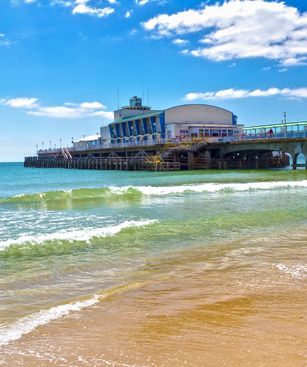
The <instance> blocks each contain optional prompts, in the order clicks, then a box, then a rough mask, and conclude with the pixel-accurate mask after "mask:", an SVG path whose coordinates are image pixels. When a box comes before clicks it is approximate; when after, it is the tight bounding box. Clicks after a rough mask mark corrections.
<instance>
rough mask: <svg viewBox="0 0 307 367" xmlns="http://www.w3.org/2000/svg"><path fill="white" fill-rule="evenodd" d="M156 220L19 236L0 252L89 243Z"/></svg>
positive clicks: (5, 242)
mask: <svg viewBox="0 0 307 367" xmlns="http://www.w3.org/2000/svg"><path fill="white" fill-rule="evenodd" d="M156 222H157V221H156V220H150V219H148V220H140V221H125V222H122V223H120V224H117V225H113V226H109V227H104V228H86V229H80V230H74V231H64V230H63V231H59V232H54V233H50V234H44V235H37V236H21V237H19V238H17V239H9V240H6V241H2V242H0V252H1V251H4V250H6V249H7V248H8V247H10V246H14V245H15V246H21V245H27V244H29V245H37V244H41V243H46V242H57V241H61V242H63V241H69V242H74V241H80V242H86V243H89V242H90V241H91V240H92V239H94V238H101V237H108V236H115V235H116V234H118V233H119V232H121V231H122V230H124V229H127V228H133V227H144V226H147V225H149V224H152V223H156Z"/></svg>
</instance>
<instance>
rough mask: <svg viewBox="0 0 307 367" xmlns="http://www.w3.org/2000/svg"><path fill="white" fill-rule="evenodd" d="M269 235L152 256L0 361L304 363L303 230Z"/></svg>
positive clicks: (32, 364)
mask: <svg viewBox="0 0 307 367" xmlns="http://www.w3.org/2000/svg"><path fill="white" fill-rule="evenodd" d="M266 240H267V241H269V242H270V246H268V244H267V243H263V245H262V243H261V238H259V239H258V240H257V241H258V244H257V246H252V247H251V246H249V247H247V246H246V244H245V245H244V247H243V246H240V245H238V244H237V243H234V244H231V245H229V244H228V245H227V246H226V245H225V246H220V247H219V250H218V251H217V249H216V247H214V246H212V247H211V248H208V249H207V250H205V249H204V248H198V249H197V248H196V249H194V250H193V251H191V250H189V251H181V252H180V253H174V254H172V255H170V256H169V257H168V258H166V259H165V258H164V259H159V260H153V261H152V262H147V264H146V265H144V267H143V268H142V269H138V270H137V271H136V273H135V279H134V281H133V282H131V283H130V284H129V285H127V286H123V287H119V288H117V289H115V290H112V291H110V292H109V293H108V294H106V293H104V295H102V296H101V297H100V302H99V303H98V304H96V305H95V306H93V307H91V308H88V309H84V310H82V311H81V312H77V313H73V314H71V315H69V316H67V317H65V318H61V319H58V320H56V321H54V322H51V323H49V324H48V325H44V326H41V327H39V328H37V329H35V330H34V331H33V332H32V333H30V334H27V335H24V336H23V337H22V338H21V339H19V340H18V341H15V342H12V343H10V344H8V345H6V346H2V347H1V349H0V365H2V366H9V367H13V366H14V367H15V366H26V367H36V366H46V367H48V366H57V367H60V366H63V367H64V366H65V367H67V366H71V367H72V366H74V367H76V366H80V367H81V366H82V367H83V366H91V367H94V366H152V367H155V366H159V367H163V366H168V367H170V366H209V367H211V366H212V367H215V366H216V367H220V366H227V367H240V366H242V367H243V366H244V367H246V366H253V367H256V366H257V367H260V366H263V367H264V366H270V367H275V366H276V367H281V366H282V367H306V365H307V321H306V320H307V312H306V310H307V284H306V277H305V275H306V273H305V271H306V269H305V268H303V270H301V268H300V267H299V265H298V263H300V264H301V263H305V264H306V245H305V243H306V242H305V235H304V237H302V238H299V237H297V238H296V239H295V241H294V240H293V242H292V245H293V244H294V243H295V245H293V247H291V246H287V238H285V237H283V238H279V239H278V238H271V239H266ZM263 241H265V239H263ZM298 259H299V260H298ZM277 260H278V261H279V262H277ZM140 279H142V281H140Z"/></svg>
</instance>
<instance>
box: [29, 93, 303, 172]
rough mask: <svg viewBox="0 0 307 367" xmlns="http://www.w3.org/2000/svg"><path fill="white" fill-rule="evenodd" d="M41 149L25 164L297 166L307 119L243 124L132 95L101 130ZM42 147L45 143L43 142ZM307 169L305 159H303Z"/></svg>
mask: <svg viewBox="0 0 307 367" xmlns="http://www.w3.org/2000/svg"><path fill="white" fill-rule="evenodd" d="M72 144H73V145H72V146H71V147H67V148H63V147H60V148H58V149H51V142H50V149H40V150H38V151H37V154H36V155H35V156H33V157H26V158H25V162H24V166H25V167H35V168H66V169H95V170H124V171H175V170H195V169H266V168H284V167H287V166H290V164H291V165H292V168H293V169H294V170H295V169H297V168H298V158H299V156H301V157H307V121H299V122H286V118H285V120H284V121H283V122H282V123H280V124H272V125H259V126H251V127H244V125H242V124H238V123H237V116H236V115H235V114H234V113H233V112H231V111H228V110H225V109H223V108H220V107H217V106H211V105H205V104H188V105H179V106H175V107H171V108H168V109H165V110H152V109H151V107H148V106H143V104H142V99H141V98H138V97H136V96H135V97H132V98H131V99H130V101H129V105H128V106H124V107H121V108H120V109H118V110H116V111H114V121H113V122H111V123H109V124H108V125H104V126H102V127H101V128H100V134H99V133H97V135H94V136H87V137H86V136H84V137H83V138H82V139H79V140H77V141H74V140H73V139H72ZM42 145H43V144H42ZM303 165H304V167H305V168H306V158H305V161H304V164H303Z"/></svg>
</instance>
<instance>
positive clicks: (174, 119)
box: [78, 96, 243, 146]
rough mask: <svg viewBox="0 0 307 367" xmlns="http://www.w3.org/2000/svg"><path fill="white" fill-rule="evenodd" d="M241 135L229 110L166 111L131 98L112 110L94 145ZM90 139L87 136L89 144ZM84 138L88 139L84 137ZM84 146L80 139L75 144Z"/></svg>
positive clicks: (189, 107) (193, 108)
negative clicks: (110, 120) (111, 120)
mask: <svg viewBox="0 0 307 367" xmlns="http://www.w3.org/2000/svg"><path fill="white" fill-rule="evenodd" d="M242 133H243V125H238V124H237V116H235V115H234V114H233V113H232V112H231V111H228V110H225V109H223V108H220V107H216V106H211V105H206V104H186V105H181V106H175V107H171V108H168V109H166V110H152V109H151V107H148V106H143V104H142V98H139V97H136V96H135V97H132V98H130V103H129V106H125V107H122V108H120V109H118V110H116V111H114V121H113V122H112V123H110V124H108V125H107V126H102V127H101V129H100V137H99V138H97V137H96V142H97V144H99V145H101V146H103V145H106V144H133V143H138V142H148V143H150V142H152V143H153V144H154V143H158V142H162V141H165V140H169V141H185V140H191V139H192V140H193V139H194V140H197V139H200V140H201V139H206V138H208V139H209V138H212V137H232V136H234V135H239V134H242ZM91 138H92V137H88V141H89V143H90V144H91V145H92V144H94V142H93V141H91ZM84 139H87V137H85V138H84ZM82 143H84V144H86V142H85V141H83V142H82V139H81V140H80V141H79V143H78V144H82Z"/></svg>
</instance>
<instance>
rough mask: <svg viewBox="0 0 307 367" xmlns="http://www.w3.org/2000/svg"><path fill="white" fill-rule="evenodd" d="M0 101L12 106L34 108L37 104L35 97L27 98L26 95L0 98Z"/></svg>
mask: <svg viewBox="0 0 307 367" xmlns="http://www.w3.org/2000/svg"><path fill="white" fill-rule="evenodd" d="M0 102H1V104H4V105H6V106H9V107H12V108H34V107H36V106H37V105H38V99H37V98H27V97H20V98H12V99H2V100H1V101H0Z"/></svg>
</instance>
